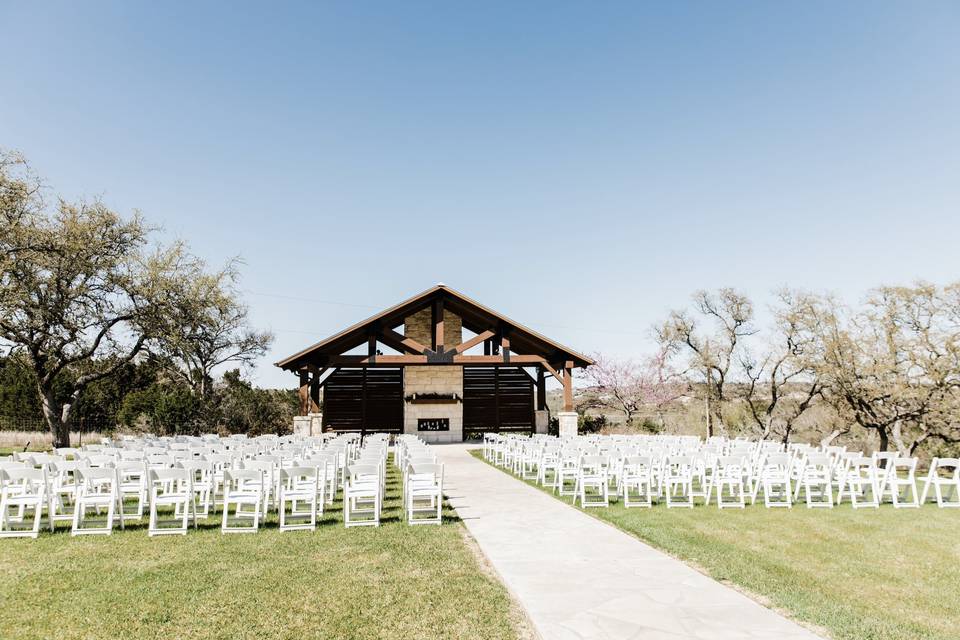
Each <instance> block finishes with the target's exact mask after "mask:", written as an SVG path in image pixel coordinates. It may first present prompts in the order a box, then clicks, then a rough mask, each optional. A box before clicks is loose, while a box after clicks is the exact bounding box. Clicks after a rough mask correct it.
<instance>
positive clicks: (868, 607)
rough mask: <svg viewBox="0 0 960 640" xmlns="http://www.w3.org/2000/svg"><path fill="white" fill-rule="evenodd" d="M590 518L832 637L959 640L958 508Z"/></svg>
mask: <svg viewBox="0 0 960 640" xmlns="http://www.w3.org/2000/svg"><path fill="white" fill-rule="evenodd" d="M473 454H474V455H475V456H477V457H478V458H480V459H481V460H482V459H483V456H482V455H481V454H480V452H479V451H474V452H473ZM531 484H533V483H531ZM547 492H548V493H549V490H547ZM558 499H559V498H558ZM564 500H565V501H566V502H568V503H569V501H570V499H569V498H564ZM586 511H587V512H588V513H589V514H590V515H593V516H595V517H597V518H600V519H602V520H605V521H607V522H610V523H611V524H613V525H615V526H617V527H619V528H620V529H622V530H624V531H626V532H628V533H630V534H633V535H635V536H636V537H638V538H640V539H641V540H643V541H644V542H648V543H649V544H651V545H653V546H655V547H657V548H659V549H662V550H663V551H666V552H667V553H669V554H671V555H673V556H675V557H677V558H680V559H682V560H684V561H686V562H688V563H690V564H692V565H694V566H696V567H698V568H700V569H701V570H703V571H704V572H705V573H707V574H709V575H710V576H712V577H714V578H716V579H718V580H722V581H725V582H729V583H731V584H733V585H736V586H737V587H739V588H741V589H742V590H745V591H747V592H749V593H751V594H753V595H754V596H755V597H757V599H758V600H761V601H762V602H764V603H766V604H768V605H769V606H772V607H774V608H776V609H779V610H781V611H783V612H784V613H787V614H788V615H790V616H791V617H793V618H794V619H796V620H799V621H802V622H805V623H808V624H810V625H813V626H816V627H821V628H823V629H826V630H828V631H829V632H830V633H831V634H832V635H833V637H835V638H838V639H841V638H842V639H844V640H846V639H850V640H866V639H881V638H882V639H883V640H917V639H919V638H924V639H934V638H935V639H942V640H947V639H950V640H956V639H957V638H960V510H958V509H953V510H951V509H939V508H937V507H936V506H934V505H928V506H925V507H923V508H921V509H894V508H893V507H892V506H891V505H884V506H883V507H881V508H880V509H879V510H873V509H860V510H857V511H854V510H853V509H851V508H850V507H849V506H848V505H844V506H841V507H837V508H834V509H832V510H829V509H807V508H806V506H795V507H794V508H793V509H790V510H787V509H766V508H764V507H763V506H762V505H757V506H754V507H749V506H748V507H747V508H746V509H744V510H738V509H724V510H723V511H721V510H719V509H718V508H717V507H716V506H715V505H713V506H703V505H698V506H697V507H696V508H695V509H676V508H674V509H667V508H666V507H664V506H662V505H658V506H655V507H653V508H651V509H643V508H630V509H625V508H624V507H623V506H621V505H620V504H619V503H614V504H613V505H612V506H610V507H608V508H591V509H588V510H586Z"/></svg>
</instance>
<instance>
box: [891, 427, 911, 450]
mask: <svg viewBox="0 0 960 640" xmlns="http://www.w3.org/2000/svg"><path fill="white" fill-rule="evenodd" d="M893 444H894V445H895V446H896V447H897V453H899V454H900V455H901V456H903V457H905V458H906V457H909V456H910V447H908V446H907V445H906V443H904V441H903V426H902V424H901V423H900V421H899V420H897V421H896V422H894V423H893Z"/></svg>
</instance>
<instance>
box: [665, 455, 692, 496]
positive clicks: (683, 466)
mask: <svg viewBox="0 0 960 640" xmlns="http://www.w3.org/2000/svg"><path fill="white" fill-rule="evenodd" d="M663 485H664V491H665V492H666V498H667V508H668V509H669V508H671V507H687V508H689V509H692V508H693V459H692V458H691V457H690V456H669V457H668V458H667V460H666V464H665V466H664V470H663Z"/></svg>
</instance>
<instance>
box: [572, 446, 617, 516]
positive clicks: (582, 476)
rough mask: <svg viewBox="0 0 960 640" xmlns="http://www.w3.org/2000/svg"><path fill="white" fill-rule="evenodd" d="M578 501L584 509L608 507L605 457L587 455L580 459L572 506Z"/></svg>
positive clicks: (608, 496) (608, 497) (608, 495)
mask: <svg viewBox="0 0 960 640" xmlns="http://www.w3.org/2000/svg"><path fill="white" fill-rule="evenodd" d="M578 499H579V500H580V506H581V507H584V508H587V507H607V506H610V494H609V485H608V479H607V458H606V456H601V455H589V456H583V457H581V458H580V466H579V468H578V470H577V487H576V490H575V492H574V496H573V504H577V500H578Z"/></svg>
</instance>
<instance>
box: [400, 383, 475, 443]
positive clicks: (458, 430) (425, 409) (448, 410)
mask: <svg viewBox="0 0 960 640" xmlns="http://www.w3.org/2000/svg"><path fill="white" fill-rule="evenodd" d="M424 393H442V394H456V396H457V397H458V398H463V367H451V366H446V365H442V366H432V367H431V366H427V367H405V368H404V370H403V395H404V397H407V396H412V395H414V394H424ZM403 406H404V411H403V432H404V433H412V434H415V435H419V436H420V437H421V438H423V440H424V441H426V442H462V441H463V403H462V402H456V403H417V404H414V403H411V402H404V405H403ZM421 418H447V419H448V420H450V430H449V431H417V421H418V420H420V419H421Z"/></svg>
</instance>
